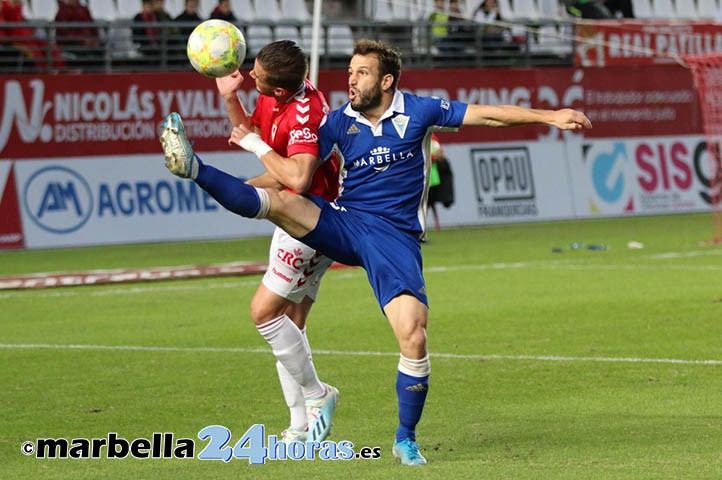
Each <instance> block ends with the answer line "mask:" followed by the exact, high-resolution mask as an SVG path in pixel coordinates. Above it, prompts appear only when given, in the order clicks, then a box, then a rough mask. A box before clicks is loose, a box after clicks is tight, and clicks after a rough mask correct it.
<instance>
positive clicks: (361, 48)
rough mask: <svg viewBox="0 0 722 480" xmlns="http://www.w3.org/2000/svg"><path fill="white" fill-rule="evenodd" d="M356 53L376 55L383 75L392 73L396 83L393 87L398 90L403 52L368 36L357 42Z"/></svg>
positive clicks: (354, 52)
mask: <svg viewBox="0 0 722 480" xmlns="http://www.w3.org/2000/svg"><path fill="white" fill-rule="evenodd" d="M353 54H354V55H376V58H377V59H378V61H379V73H380V74H381V76H384V75H387V74H391V75H393V77H394V83H393V84H391V88H392V89H393V90H396V86H397V85H398V84H399V78H400V77H401V53H399V51H398V50H396V49H395V48H393V47H392V46H390V45H387V44H385V43H384V42H379V41H377V40H368V39H366V38H364V39H361V40H359V41H358V42H356V46H355V47H354V49H353Z"/></svg>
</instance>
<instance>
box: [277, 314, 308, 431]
mask: <svg viewBox="0 0 722 480" xmlns="http://www.w3.org/2000/svg"><path fill="white" fill-rule="evenodd" d="M301 333H302V334H303V342H304V343H305V344H306V350H307V351H308V352H311V346H310V345H309V344H308V337H306V329H305V328H304V329H303V330H301ZM311 361H313V359H311ZM276 370H278V379H279V380H280V381H281V389H282V390H283V398H285V399H286V405H288V410H289V411H290V412H291V427H293V428H295V429H296V430H305V429H306V427H307V424H306V402H305V399H304V398H303V392H302V391H301V387H300V386H299V385H298V383H296V380H295V379H294V378H293V377H292V376H291V374H290V373H288V370H286V367H284V366H283V364H282V363H281V362H276Z"/></svg>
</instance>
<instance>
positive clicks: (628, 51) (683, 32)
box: [575, 20, 722, 67]
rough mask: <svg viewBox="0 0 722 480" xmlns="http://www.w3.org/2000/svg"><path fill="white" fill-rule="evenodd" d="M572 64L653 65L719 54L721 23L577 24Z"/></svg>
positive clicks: (721, 36)
mask: <svg viewBox="0 0 722 480" xmlns="http://www.w3.org/2000/svg"><path fill="white" fill-rule="evenodd" d="M576 29H577V37H578V40H577V45H576V50H575V52H576V53H575V55H576V57H575V62H576V64H577V65H578V66H583V67H591V66H594V67H608V66H614V65H654V64H660V63H662V64H664V63H666V64H670V63H675V62H677V60H676V58H675V57H676V56H682V55H700V54H705V53H713V52H722V24H716V23H707V22H669V21H667V22H653V21H644V22H640V21H629V20H628V21H617V20H615V21H580V22H577V24H576Z"/></svg>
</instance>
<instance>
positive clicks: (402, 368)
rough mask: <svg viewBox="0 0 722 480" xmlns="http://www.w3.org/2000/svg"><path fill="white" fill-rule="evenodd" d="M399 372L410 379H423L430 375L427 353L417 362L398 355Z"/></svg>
mask: <svg viewBox="0 0 722 480" xmlns="http://www.w3.org/2000/svg"><path fill="white" fill-rule="evenodd" d="M399 372H401V373H403V374H406V375H409V376H411V377H419V378H420V377H425V376H427V375H429V374H430V373H431V362H430V361H429V354H428V353H427V354H426V356H425V357H424V358H420V359H418V360H412V359H411V358H406V357H404V356H403V355H400V358H399Z"/></svg>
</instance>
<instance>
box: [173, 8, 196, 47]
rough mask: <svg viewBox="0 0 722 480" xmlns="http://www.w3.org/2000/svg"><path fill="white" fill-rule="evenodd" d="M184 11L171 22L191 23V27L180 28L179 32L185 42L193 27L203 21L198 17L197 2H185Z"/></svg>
mask: <svg viewBox="0 0 722 480" xmlns="http://www.w3.org/2000/svg"><path fill="white" fill-rule="evenodd" d="M185 5H186V6H185V10H183V12H181V14H180V15H178V16H177V17H175V18H174V19H173V20H174V21H176V22H183V23H193V24H194V25H193V26H191V27H180V28H179V32H180V34H181V35H182V36H183V38H184V39H185V40H187V39H188V36H189V35H190V34H191V32H192V31H193V29H194V28H195V25H198V24H199V23H201V22H202V21H203V19H202V18H201V16H200V15H198V0H186V4H185Z"/></svg>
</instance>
